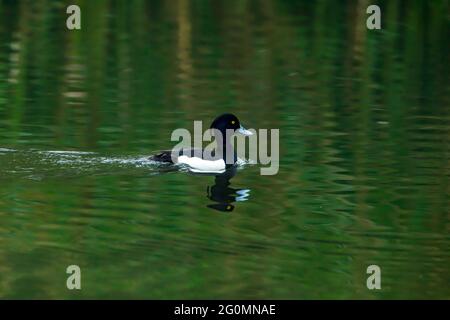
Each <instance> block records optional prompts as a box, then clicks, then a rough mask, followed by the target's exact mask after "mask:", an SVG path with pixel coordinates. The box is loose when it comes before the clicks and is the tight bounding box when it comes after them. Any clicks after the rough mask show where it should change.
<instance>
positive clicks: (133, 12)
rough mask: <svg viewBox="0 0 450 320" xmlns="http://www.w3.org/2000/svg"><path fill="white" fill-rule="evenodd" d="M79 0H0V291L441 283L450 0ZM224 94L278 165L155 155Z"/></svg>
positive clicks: (188, 291)
mask: <svg viewBox="0 0 450 320" xmlns="http://www.w3.org/2000/svg"><path fill="white" fill-rule="evenodd" d="M73 2H75V3H79V4H80V6H81V7H82V24H83V25H82V30H81V31H73V32H69V31H67V29H66V28H65V19H66V14H65V8H66V6H67V5H68V4H69V2H66V1H54V0H52V1H50V0H43V1H1V0H0V297H1V298H15V297H26V298H74V299H76V298H287V299H293V298H319V299H320V298H339V299H341V298H368V299H388V298H449V297H450V291H449V290H450V289H449V287H448V285H446V284H448V283H450V274H449V272H448V269H449V268H448V265H449V263H450V253H449V250H448V248H449V247H450V233H449V231H450V216H449V212H450V201H449V199H450V197H449V195H450V188H449V181H450V179H449V176H450V161H449V159H450V156H449V145H450V143H449V142H450V141H449V138H450V113H449V112H450V108H449V106H450V103H449V97H450V94H449V88H450V85H449V77H448V75H449V74H450V72H449V71H450V70H449V63H448V57H449V42H448V38H449V37H448V16H447V12H448V1H444V0H442V1H441V0H436V1H379V2H378V4H379V5H380V6H381V8H382V11H383V13H382V17H383V18H382V19H383V20H382V30H378V31H369V30H367V29H366V28H365V19H366V15H365V9H366V8H365V7H366V5H367V2H366V1H359V0H358V1H343V2H342V1H331V0H330V1H285V0H283V1H189V0H176V1H70V4H72V3H73ZM223 112H233V113H236V114H237V115H238V116H239V118H240V119H242V121H243V122H245V124H246V126H248V127H249V128H256V129H259V128H267V129H270V128H279V129H280V155H281V159H280V170H279V173H278V174H277V175H275V176H261V175H260V171H259V169H260V167H259V166H258V165H250V164H246V165H244V166H243V167H242V168H240V169H239V170H238V171H237V173H236V174H235V175H234V176H233V177H232V178H230V179H228V178H226V177H214V176H194V175H190V174H187V173H186V172H178V171H172V170H170V169H169V168H161V167H158V166H155V165H154V164H152V163H149V162H148V161H146V156H148V155H150V154H152V153H153V152H155V151H156V150H161V149H167V148H170V147H171V146H172V145H173V142H171V141H170V134H171V132H172V130H174V129H176V128H180V127H187V128H188V129H191V128H192V121H193V120H203V121H204V122H205V123H207V124H209V123H210V122H211V120H212V119H213V118H214V117H215V116H217V115H218V114H220V113H223ZM222 211H225V212H222ZM71 264H77V265H79V266H80V267H81V269H82V274H83V276H82V277H83V278H82V279H83V280H82V281H83V283H82V286H83V289H82V290H81V291H79V292H71V291H68V290H67V289H66V288H65V282H66V277H67V275H66V273H65V270H66V267H67V266H68V265H71ZM371 264H377V265H380V267H381V269H382V290H381V291H378V292H375V291H369V290H368V289H367V288H366V279H367V274H366V268H367V266H368V265H371Z"/></svg>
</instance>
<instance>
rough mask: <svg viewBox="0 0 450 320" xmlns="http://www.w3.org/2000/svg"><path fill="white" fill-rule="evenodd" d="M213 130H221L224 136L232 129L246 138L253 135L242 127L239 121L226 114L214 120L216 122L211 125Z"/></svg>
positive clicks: (233, 116)
mask: <svg viewBox="0 0 450 320" xmlns="http://www.w3.org/2000/svg"><path fill="white" fill-rule="evenodd" d="M211 129H217V130H219V131H220V132H222V134H223V135H224V136H225V133H226V130H227V129H232V130H234V131H237V132H239V133H241V134H243V135H246V136H250V135H252V134H253V133H252V132H251V131H249V130H246V129H245V128H244V127H243V126H242V125H241V122H240V121H239V119H238V118H237V117H236V116H235V115H234V114H231V113H224V114H222V115H220V116H218V117H217V118H216V119H214V121H213V122H212V123H211Z"/></svg>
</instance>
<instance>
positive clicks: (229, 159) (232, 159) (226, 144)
mask: <svg viewBox="0 0 450 320" xmlns="http://www.w3.org/2000/svg"><path fill="white" fill-rule="evenodd" d="M223 137H224V138H223V142H222V150H220V152H222V158H223V160H224V161H225V164H226V165H230V166H231V165H233V164H234V163H236V161H237V156H236V152H235V151H234V148H233V146H232V145H231V142H230V141H228V139H227V138H226V136H225V135H224V136H223Z"/></svg>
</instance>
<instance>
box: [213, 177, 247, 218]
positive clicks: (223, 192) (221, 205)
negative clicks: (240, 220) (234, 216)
mask: <svg viewBox="0 0 450 320" xmlns="http://www.w3.org/2000/svg"><path fill="white" fill-rule="evenodd" d="M236 171H237V170H236V168H233V169H228V170H227V171H226V172H225V173H223V174H220V175H217V176H215V178H214V185H212V186H208V189H207V196H208V199H210V200H212V201H214V202H215V203H214V204H210V205H208V206H207V207H208V208H212V209H215V210H219V211H224V212H231V211H233V210H234V207H235V204H233V203H235V202H242V201H247V200H248V199H249V196H250V189H236V188H233V187H232V186H231V182H230V180H231V179H232V178H233V177H234V176H235V174H236Z"/></svg>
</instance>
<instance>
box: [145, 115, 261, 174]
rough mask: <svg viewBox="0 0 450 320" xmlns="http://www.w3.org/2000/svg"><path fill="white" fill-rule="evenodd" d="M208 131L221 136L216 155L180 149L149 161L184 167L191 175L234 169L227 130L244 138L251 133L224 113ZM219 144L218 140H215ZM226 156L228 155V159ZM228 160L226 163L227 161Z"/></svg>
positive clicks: (236, 119) (233, 156) (234, 117)
mask: <svg viewBox="0 0 450 320" xmlns="http://www.w3.org/2000/svg"><path fill="white" fill-rule="evenodd" d="M210 129H215V130H218V131H220V133H221V134H222V139H221V140H222V141H221V142H222V145H221V146H220V145H217V146H216V149H215V150H217V154H216V153H215V152H214V151H213V152H211V154H209V152H207V153H205V149H196V148H180V149H173V150H163V151H160V152H158V153H157V154H155V155H152V156H151V157H150V160H153V161H156V162H159V163H166V164H177V165H180V164H181V165H185V166H186V167H187V168H188V170H189V171H190V172H193V173H213V174H214V173H223V172H225V171H226V170H227V169H229V168H231V167H235V165H236V161H237V155H236V153H235V152H234V148H233V147H232V145H231V141H228V139H227V134H226V132H227V130H233V131H234V133H239V134H242V135H244V136H251V135H253V132H252V131H250V130H247V129H245V128H244V127H243V126H242V124H241V121H240V120H239V119H238V117H236V116H235V115H234V114H231V113H224V114H222V115H220V116H218V117H216V118H215V119H214V121H213V122H212V123H211V126H210ZM216 142H217V144H220V139H216ZM227 155H230V156H229V158H230V159H228V158H227ZM227 159H228V163H227V161H226V160H227Z"/></svg>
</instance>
